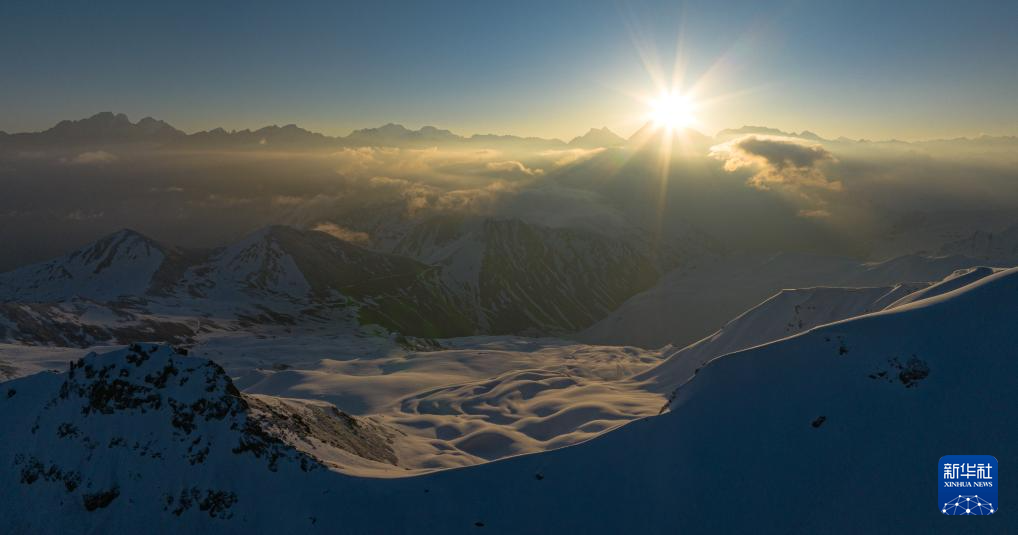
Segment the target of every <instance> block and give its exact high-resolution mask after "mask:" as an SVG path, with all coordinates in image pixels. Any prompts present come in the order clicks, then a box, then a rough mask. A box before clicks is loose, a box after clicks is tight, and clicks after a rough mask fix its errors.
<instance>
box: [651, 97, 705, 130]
mask: <svg viewBox="0 0 1018 535" xmlns="http://www.w3.org/2000/svg"><path fill="white" fill-rule="evenodd" d="M695 108H696V106H695V105H694V104H693V102H692V101H691V100H689V98H688V97H686V96H683V95H680V94H678V93H665V94H663V95H661V96H660V97H658V98H656V99H654V100H651V101H650V118H651V119H652V120H653V121H654V122H655V123H657V124H658V125H659V126H663V127H665V128H668V129H671V130H675V129H680V128H686V127H689V126H692V125H693V124H694V123H696V117H695V116H694V115H693V111H694V110H695Z"/></svg>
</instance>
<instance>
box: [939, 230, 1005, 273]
mask: <svg viewBox="0 0 1018 535" xmlns="http://www.w3.org/2000/svg"><path fill="white" fill-rule="evenodd" d="M940 252H941V253H943V254H960V255H965V256H970V257H972V258H978V259H980V260H982V261H983V262H985V263H987V264H991V265H995V266H1008V265H1013V264H1018V226H1011V227H1008V228H1006V229H1004V230H1002V231H1000V232H986V231H977V232H974V233H973V234H972V235H971V236H969V237H967V238H965V239H962V240H957V241H953V242H951V243H948V244H945V245H944V246H943V247H941V249H940Z"/></svg>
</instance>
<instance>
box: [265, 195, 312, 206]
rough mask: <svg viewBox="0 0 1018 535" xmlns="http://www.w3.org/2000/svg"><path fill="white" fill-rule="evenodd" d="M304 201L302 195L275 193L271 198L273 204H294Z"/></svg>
mask: <svg viewBox="0 0 1018 535" xmlns="http://www.w3.org/2000/svg"><path fill="white" fill-rule="evenodd" d="M304 201H305V199H304V198H303V197H296V196H294V195H276V196H275V197H273V198H272V204H273V205H275V206H296V205H298V204H300V203H302V202H304Z"/></svg>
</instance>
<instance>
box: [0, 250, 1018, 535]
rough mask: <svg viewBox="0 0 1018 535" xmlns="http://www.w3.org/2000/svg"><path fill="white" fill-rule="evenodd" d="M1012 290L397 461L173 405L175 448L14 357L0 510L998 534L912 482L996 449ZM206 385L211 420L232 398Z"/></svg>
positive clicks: (899, 313) (909, 310) (78, 380)
mask: <svg viewBox="0 0 1018 535" xmlns="http://www.w3.org/2000/svg"><path fill="white" fill-rule="evenodd" d="M1016 295H1018V269H1010V270H1006V271H1001V272H998V273H995V274H992V275H989V276H986V277H983V278H981V279H979V280H977V281H975V282H972V283H971V284H969V285H966V286H964V287H961V288H958V289H955V290H952V291H949V292H946V293H943V294H941V295H938V296H934V297H930V298H928V299H924V300H921V301H917V302H915V303H910V304H906V305H902V306H899V307H896V308H893V309H889V310H886V311H882V312H877V313H873V314H868V315H864V316H860V317H857V318H854V319H850V320H846V321H842V322H837V323H833V324H828V325H825V326H823V327H819V328H816V329H813V330H811V331H808V332H805V333H802V334H800V335H798V336H794V337H791V338H787V339H784V340H781V341H779V342H776V343H771V344H766V345H763V346H759V347H755V348H753V349H749V350H745V351H741V352H737V353H733V354H729V355H726V356H724V357H722V358H719V359H716V360H714V361H712V362H711V363H710V364H709V365H707V366H706V367H705V368H703V369H702V370H700V372H699V373H698V374H697V375H696V377H695V378H694V379H693V380H692V381H690V382H688V383H686V384H685V385H684V386H682V387H681V388H680V389H679V390H678V391H677V392H676V395H675V398H674V400H673V402H672V403H671V410H670V411H669V412H666V413H665V414H663V415H661V416H657V417H651V418H646V419H643V420H638V421H636V422H633V423H631V424H628V425H626V426H623V427H621V428H619V429H617V430H615V431H612V432H609V433H607V434H604V435H602V436H600V437H598V438H596V439H594V440H590V441H588V442H585V443H583V444H580V445H577V446H573V447H569V448H563V449H558V450H555V451H552V452H548V453H543V454H537V455H526V456H520V457H514V458H511V459H507V460H504V461H500V462H495V463H488V464H484V465H480V466H476V467H471V468H464V469H458V470H447V471H440V472H435V473H432V474H428V475H424V476H420V477H411V478H400V479H363V478H351V477H348V476H344V475H341V474H338V473H335V472H330V471H326V470H310V471H309V472H306V473H305V472H303V471H302V470H301V468H300V461H299V459H300V458H301V457H299V456H297V454H296V453H295V451H294V450H286V451H282V449H285V446H279V445H278V444H275V443H273V444H274V445H270V446H268V447H267V448H268V449H266V450H264V451H277V450H276V449H275V448H276V447H278V448H280V450H279V456H278V458H277V461H276V470H275V471H273V470H272V468H271V461H270V459H271V458H272V456H271V455H263V456H257V455H255V453H254V452H253V451H252V450H250V449H245V448H241V451H240V452H234V451H232V449H233V448H236V447H237V445H239V444H240V440H242V439H241V438H240V437H243V436H244V434H243V430H244V429H246V428H245V427H243V426H239V425H238V428H239V429H240V431H238V429H231V428H230V425H228V424H227V423H225V422H230V421H234V420H229V419H224V420H222V421H220V420H216V419H215V418H212V419H202V418H195V419H194V421H195V422H198V423H199V425H200V426H201V427H200V430H199V431H198V433H199V434H200V436H201V437H203V438H202V440H201V441H199V444H205V442H204V441H205V440H210V439H211V440H212V441H213V444H214V445H213V446H212V447H210V451H209V453H208V456H207V458H206V459H207V460H206V461H205V462H204V463H197V464H194V465H192V464H190V463H189V461H188V459H187V457H186V455H187V451H188V449H187V447H188V445H189V444H190V441H191V440H194V439H193V438H191V437H193V436H196V435H188V434H184V433H183V432H182V430H181V429H180V428H179V427H174V423H173V419H172V417H171V414H172V407H173V405H171V404H164V405H163V408H162V409H157V410H147V411H145V412H143V411H141V410H140V409H139V408H138V407H126V408H123V409H120V408H117V409H116V410H114V411H113V412H112V413H111V414H105V413H103V412H102V411H101V410H98V411H97V410H91V409H88V408H87V407H89V406H91V403H93V401H91V400H93V399H94V396H91V395H89V394H88V392H89V390H88V383H83V382H82V381H83V380H84V379H83V378H82V376H81V374H82V373H83V371H82V368H81V367H77V368H76V371H75V376H74V377H69V376H60V375H53V374H41V375H35V376H32V377H28V378H24V379H19V380H15V381H9V382H6V383H3V385H2V386H0V392H2V391H3V390H7V391H8V392H9V391H10V390H11V389H13V390H15V393H14V394H3V395H0V407H2V410H0V425H2V426H3V428H4V429H5V430H7V433H8V436H10V437H13V438H14V439H13V440H8V441H5V442H4V443H3V444H2V445H0V452H2V457H0V459H2V461H0V462H3V463H4V464H5V465H7V466H11V465H13V463H15V462H19V463H20V464H17V465H14V466H15V468H16V469H15V470H8V471H4V472H0V493H2V494H0V498H2V499H0V513H3V518H5V519H7V520H8V522H10V525H11V526H12V527H14V528H15V529H21V530H40V529H46V530H50V531H80V530H82V529H83V527H84V529H92V530H101V531H105V532H111V531H119V530H139V529H145V530H146V531H153V532H160V531H162V532H172V531H179V530H188V531H194V532H213V531H241V530H254V531H259V532H273V531H279V530H284V531H303V532H313V531H317V530H322V531H330V532H331V531H335V530H336V529H342V530H344V531H347V532H352V533H381V532H424V533H468V532H471V533H473V532H477V531H478V530H480V529H483V530H484V531H485V532H491V531H493V532H496V533H547V532H562V531H582V532H592V533H621V532H626V533H632V532H648V533H663V532H668V533H674V532H705V531H725V532H761V531H765V532H784V533H817V532H824V533H860V532H890V531H893V532H901V531H909V532H917V533H937V532H948V531H949V532H958V531H966V530H971V531H977V530H978V531H979V532H998V533H1003V532H1013V531H1014V530H1015V529H1018V524H1016V523H1015V522H1014V519H1013V516H1012V515H1007V514H1006V513H1003V511H1002V513H1001V514H995V515H992V516H990V517H989V518H985V519H979V521H978V524H976V523H967V524H964V525H960V524H959V523H958V522H955V521H953V520H951V519H947V518H945V517H944V516H943V515H941V514H940V513H939V511H938V510H937V509H935V507H939V504H936V505H935V504H934V502H933V500H934V498H933V496H934V495H935V494H934V492H933V487H934V483H933V481H936V479H935V477H934V474H935V471H937V470H939V466H938V465H937V460H938V459H939V458H940V457H941V456H942V455H945V454H947V453H949V452H966V451H967V452H981V453H986V454H992V455H994V456H996V458H997V459H998V461H999V462H1000V463H1001V466H1013V465H1014V464H1015V463H1016V462H1018V452H1016V450H1015V444H1018V437H1016V436H1015V433H1016V432H1015V429H1018V411H1016V410H1015V405H1014V404H1013V403H1010V401H1009V400H1010V397H1011V394H1012V393H1013V390H1014V387H1015V384H1014V381H1015V380H1014V377H1016V376H1018V362H1016V361H1015V359H1013V358H1011V357H1012V356H1013V355H1012V353H1013V351H1014V347H1016V346H1018V332H1016V331H1015V330H1014V329H1013V327H1012V326H1013V322H1014V318H1015V317H1016V315H1018V299H1015V296H1016ZM113 362H115V363H116V366H114V367H113V368H111V371H114V370H117V369H120V368H122V367H125V366H126V364H124V363H123V362H121V360H119V359H118V360H115V361H113ZM92 365H93V367H94V369H102V368H101V367H102V366H103V365H104V363H103V361H102V360H97V361H94V362H92ZM150 373H151V372H150ZM202 373H203V374H204V375H202V374H199V375H198V376H197V377H206V378H208V377H213V378H216V377H218V376H217V375H216V374H214V373H212V374H209V373H208V372H202ZM113 375H118V374H113ZM128 375H129V377H131V378H132V379H131V381H136V380H137V378H138V377H139V375H138V374H133V373H131V372H130V371H129V372H128ZM179 378H180V377H178V376H173V379H176V380H179ZM155 379H156V380H158V377H156V378H155ZM205 380H206V381H207V380H208V379H205ZM215 380H216V381H217V382H216V384H217V385H219V384H221V383H219V382H218V381H219V379H215ZM65 384H69V385H71V387H70V388H63V387H62V385H65ZM198 384H204V383H202V382H201V381H198ZM81 388H85V389H86V390H85V393H84V394H82V393H81V390H80V389H81ZM222 388H223V389H224V390H222V391H224V392H229V390H228V387H226V386H223V387H222ZM62 390H68V391H69V394H68V397H67V398H66V399H64V398H61V396H60V392H61V391H62ZM216 391H217V392H218V391H219V390H216ZM92 392H93V393H94V392H95V390H92ZM101 392H103V391H102V390H100V393H101ZM174 395H175V396H184V394H183V393H180V394H176V393H175V394H174ZM147 396H148V392H147V391H146V392H143V395H142V397H141V399H142V400H143V401H142V403H146V404H151V403H152V401H151V400H150V399H149V398H147ZM105 399H107V398H106V397H105V396H102V395H100V396H99V398H98V403H99V405H98V407H99V408H100V409H101V408H103V407H107V406H109V405H108V403H106V404H104V401H103V400H105ZM114 399H118V398H116V397H114ZM128 399H136V398H135V397H129V398H128ZM181 399H186V400H188V401H191V404H192V405H193V403H194V400H193V399H192V398H183V397H181ZM50 400H52V402H50V403H47V402H48V401H50ZM83 403H84V404H85V405H84V406H85V407H86V410H85V411H84V412H83V411H82V407H83ZM224 404H225V405H224V406H226V407H231V411H227V414H228V415H229V416H228V418H233V417H234V416H236V417H237V418H240V417H241V416H243V415H240V414H237V415H234V414H233V412H232V407H233V405H230V404H229V403H228V402H224ZM167 405H169V407H167ZM177 406H180V403H179V402H178V403H177ZM214 413H215V414H220V413H221V412H216V411H214ZM104 418H109V419H110V420H111V421H110V422H109V423H113V422H112V421H113V420H116V421H117V423H118V425H116V426H112V425H108V424H107V423H106V422H105V421H103V420H102V419H104ZM235 421H237V422H240V420H235ZM36 423H38V424H39V427H38V428H36V429H35V432H33V427H34V426H35V425H36ZM64 423H69V424H72V425H74V426H75V427H76V431H77V433H78V434H74V431H75V429H71V428H68V427H66V426H62V425H61V424H64ZM115 429H116V430H117V431H114V430H115ZM174 430H176V431H177V432H178V434H179V435H175V434H174ZM114 433H121V434H126V436H124V437H122V438H125V439H126V440H127V442H128V444H131V443H132V442H131V441H134V440H137V441H139V444H140V445H139V450H140V449H141V448H142V445H143V444H144V443H145V441H144V440H140V439H143V438H144V437H158V438H159V442H158V443H159V444H161V446H160V449H159V452H160V453H162V456H161V457H154V456H152V455H144V456H142V455H139V454H138V453H137V452H136V451H133V450H131V449H130V448H119V447H102V446H104V445H105V444H106V442H107V440H112V439H113V438H115V437H113V436H107V435H110V434H114ZM86 437H87V438H88V439H89V440H86ZM90 443H95V444H96V445H95V446H94V447H91V448H90V447H89V446H88V445H89V444H90ZM222 444H225V446H222ZM19 454H20V455H21V456H20V457H18V455H19ZM36 461H38V462H36ZM51 467H52V468H51ZM26 470H27V474H28V475H27V477H26V475H25V474H26ZM33 474H34V475H33ZM68 474H70V477H68ZM75 476H80V479H78V478H76V477H75ZM33 477H34V479H33ZM25 479H32V482H31V483H29V482H23V480H25ZM68 480H70V481H72V482H75V483H74V489H73V490H68ZM89 484H91V485H89ZM1001 484H1002V486H1003V488H1001V489H1000V494H1001V496H1009V495H1013V494H1014V493H1015V491H1016V490H1018V483H1016V480H1014V479H1013V478H1001ZM112 489H116V493H115V496H113V497H112V498H110V496H111V490H112ZM191 489H198V490H197V491H192V490H191ZM171 498H172V499H171ZM182 503H186V504H189V506H188V507H187V508H184V509H183V510H181V512H180V513H179V514H176V513H175V511H176V510H177V509H178V508H179V505H180V504H182ZM90 504H91V505H92V507H90ZM39 510H46V511H50V512H52V513H53V514H49V515H39V514H38V512H37V511H39Z"/></svg>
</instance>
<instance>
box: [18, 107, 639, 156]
mask: <svg viewBox="0 0 1018 535" xmlns="http://www.w3.org/2000/svg"><path fill="white" fill-rule="evenodd" d="M625 141H626V140H625V139H624V138H622V137H621V136H618V135H616V134H615V133H614V132H612V131H610V130H608V129H607V128H601V129H591V130H590V131H589V132H587V133H586V134H584V135H583V136H579V137H577V138H575V139H573V140H572V141H570V142H568V143H567V142H565V141H562V140H559V139H545V138H537V137H520V136H513V135H494V134H476V135H473V136H469V137H467V136H460V135H457V134H454V133H452V132H450V131H448V130H443V129H439V128H436V127H434V126H424V127H422V128H420V129H418V130H411V129H409V128H406V127H404V126H403V125H399V124H392V123H389V124H386V125H383V126H380V127H377V128H364V129H361V130H355V131H353V132H352V133H351V134H350V135H348V136H345V137H342V136H339V137H333V136H326V135H323V134H320V133H316V132H311V131H309V130H305V129H303V128H300V127H299V126H297V125H293V124H289V125H285V126H276V125H272V126H266V127H263V128H259V129H257V130H247V129H245V130H229V131H227V130H225V129H223V128H215V129H212V130H203V131H200V132H195V133H193V134H187V133H185V132H183V131H181V130H178V129H176V128H174V127H173V126H171V125H169V124H168V123H166V122H164V121H160V120H157V119H153V118H151V117H145V118H143V119H141V120H139V121H138V122H136V123H134V122H131V120H130V119H128V117H127V116H126V115H124V114H123V113H112V112H102V113H97V114H95V115H93V116H91V117H88V118H85V119H79V120H74V121H61V122H60V123H58V124H57V125H56V126H54V127H52V128H50V129H47V130H44V131H42V132H26V133H17V134H7V133H4V132H0V146H3V145H15V146H28V147H46V146H55V147H92V146H103V145H118V144H149V145H158V146H166V147H178V148H206V149H208V148H219V149H222V148H233V149H259V148H272V149H278V148H294V147H302V148H320V147H344V146H396V147H429V146H436V145H449V144H483V145H485V146H491V145H507V146H520V147H530V148H569V147H578V148H593V147H609V146H617V145H621V144H624V143H625Z"/></svg>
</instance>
